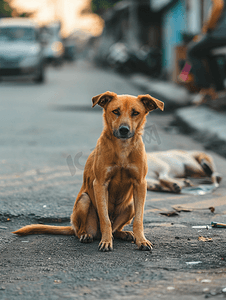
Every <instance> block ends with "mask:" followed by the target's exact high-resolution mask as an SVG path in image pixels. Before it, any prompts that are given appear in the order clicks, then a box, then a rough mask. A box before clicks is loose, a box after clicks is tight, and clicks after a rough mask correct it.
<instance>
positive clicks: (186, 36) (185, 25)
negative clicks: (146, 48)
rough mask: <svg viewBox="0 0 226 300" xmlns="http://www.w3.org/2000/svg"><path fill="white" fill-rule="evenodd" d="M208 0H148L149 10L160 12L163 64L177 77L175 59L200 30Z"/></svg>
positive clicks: (166, 70) (208, 5)
mask: <svg viewBox="0 0 226 300" xmlns="http://www.w3.org/2000/svg"><path fill="white" fill-rule="evenodd" d="M210 5H211V0H150V7H151V10H152V11H153V12H155V13H157V14H158V15H160V24H161V25H160V26H161V31H160V32H161V48H162V67H163V70H164V72H165V73H166V74H167V77H168V78H169V79H173V80H175V81H176V78H177V69H178V64H177V62H178V60H179V59H180V58H184V57H185V56H186V43H187V42H188V41H189V40H190V39H191V38H192V36H194V35H196V34H199V33H200V32H201V28H202V25H203V21H204V20H205V18H206V16H207V14H208V10H209V7H210Z"/></svg>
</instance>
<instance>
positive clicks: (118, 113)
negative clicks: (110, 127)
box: [112, 109, 120, 116]
mask: <svg viewBox="0 0 226 300" xmlns="http://www.w3.org/2000/svg"><path fill="white" fill-rule="evenodd" d="M112 112H113V114H115V115H116V116H120V112H119V110H118V109H115V110H113V111H112Z"/></svg>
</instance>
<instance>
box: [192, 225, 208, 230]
mask: <svg viewBox="0 0 226 300" xmlns="http://www.w3.org/2000/svg"><path fill="white" fill-rule="evenodd" d="M192 228H196V229H207V230H208V229H210V228H211V227H210V226H208V225H201V226H200V225H198V226H192Z"/></svg>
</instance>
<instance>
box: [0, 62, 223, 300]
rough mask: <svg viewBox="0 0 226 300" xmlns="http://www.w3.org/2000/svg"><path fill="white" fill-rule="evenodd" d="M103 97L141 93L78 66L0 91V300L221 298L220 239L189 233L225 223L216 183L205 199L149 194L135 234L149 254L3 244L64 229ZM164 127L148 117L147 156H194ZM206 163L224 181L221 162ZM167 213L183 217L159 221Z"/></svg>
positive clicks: (39, 242) (162, 119) (51, 242)
mask: <svg viewBox="0 0 226 300" xmlns="http://www.w3.org/2000/svg"><path fill="white" fill-rule="evenodd" d="M107 90H110V91H114V92H116V93H118V94H123V93H126V94H133V95H138V94H143V93H144V92H143V91H142V90H139V89H138V88H137V87H136V86H134V85H132V84H131V83H130V80H129V78H124V77H121V76H119V75H116V74H114V73H112V72H110V71H109V70H100V69H97V68H95V67H94V66H92V65H91V64H89V63H86V62H77V63H75V64H74V65H65V66H63V67H62V68H59V69H52V68H49V69H48V74H47V82H46V83H45V84H44V85H40V86H38V85H35V84H33V83H28V82H23V81H20V82H2V83H1V84H0V95H1V97H0V128H1V129H2V130H1V135H0V187H1V189H0V233H1V236H0V299H10V300H11V299H150V298H151V299H158V298H159V299H204V298H205V297H206V298H207V297H213V298H214V299H215V298H216V299H217V298H221V297H226V296H225V295H226V293H223V292H222V289H223V288H225V287H226V273H225V271H226V247H225V246H226V245H225V241H226V238H225V232H226V231H225V230H224V229H208V230H207V229H197V228H196V229H195V228H192V226H195V225H210V222H211V221H219V222H225V223H226V183H225V180H223V182H222V183H221V185H220V187H219V188H218V189H217V190H216V191H214V192H213V193H211V194H207V195H204V196H193V195H187V194H180V195H174V194H170V193H151V192H148V194H147V201H146V206H145V217H144V228H145V234H146V236H147V238H149V239H150V240H151V241H152V242H153V244H154V249H153V251H152V252H141V251H138V250H137V248H136V245H135V244H131V243H128V242H121V241H118V240H115V241H114V251H113V252H110V253H102V252H99V251H98V241H95V242H94V243H92V244H81V243H79V241H78V240H77V239H76V238H75V237H67V236H66V237H64V236H50V235H48V236H41V235H40V236H38V235H35V236H28V237H22V238H19V237H17V236H14V235H13V234H11V232H12V231H14V230H16V229H18V228H19V227H21V226H23V225H26V224H31V223H45V224H59V225H60V224H69V217H70V214H71V212H72V207H73V203H74V200H75V197H76V195H77V193H78V191H79V189H80V186H81V183H82V171H83V166H84V164H85V161H86V159H87V157H88V155H89V153H90V152H91V150H92V149H93V148H94V147H95V144H96V140H97V138H98V137H99V135H100V133H101V130H102V112H101V109H99V108H98V107H95V108H93V109H92V108H91V98H92V97H93V96H94V95H97V94H99V93H102V92H104V91H107ZM160 100H161V99H160ZM173 118H174V117H173V114H172V112H171V113H167V112H163V113H162V112H157V111H156V112H153V113H151V114H150V115H149V117H148V119H147V125H146V129H145V145H146V149H147V151H158V150H167V149H174V148H178V149H197V150H199V149H203V147H202V145H201V144H199V143H198V142H197V141H193V139H192V137H189V136H184V135H182V134H180V133H179V132H178V130H177V128H176V127H172V126H170V124H171V122H172V120H173ZM151 134H152V135H151ZM212 154H213V156H214V159H215V162H216V165H217V169H218V171H219V172H220V173H221V174H222V175H223V178H225V177H226V171H225V170H226V160H225V159H224V158H222V157H220V156H218V155H216V154H214V153H212ZM175 206H181V207H184V208H187V209H188V210H190V211H189V212H181V213H178V215H177V216H174V217H167V216H165V215H161V214H160V213H162V212H169V211H172V210H173V208H172V207H175ZM211 206H213V207H214V208H215V212H214V213H212V212H211V211H210V210H209V209H208V208H209V207H211ZM199 236H204V237H206V238H211V239H212V241H211V242H202V241H199V240H198V238H199Z"/></svg>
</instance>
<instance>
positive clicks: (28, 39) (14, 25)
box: [0, 18, 45, 83]
mask: <svg viewBox="0 0 226 300" xmlns="http://www.w3.org/2000/svg"><path fill="white" fill-rule="evenodd" d="M44 75H45V69H44V56H43V45H42V39H41V35H40V31H39V27H38V25H37V24H36V23H35V22H33V21H32V20H30V19H28V18H1V19H0V79H2V78H11V77H12V78H18V77H20V78H21V77H24V78H29V79H33V80H34V81H35V82H37V83H42V82H44V79H45V76H44Z"/></svg>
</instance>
